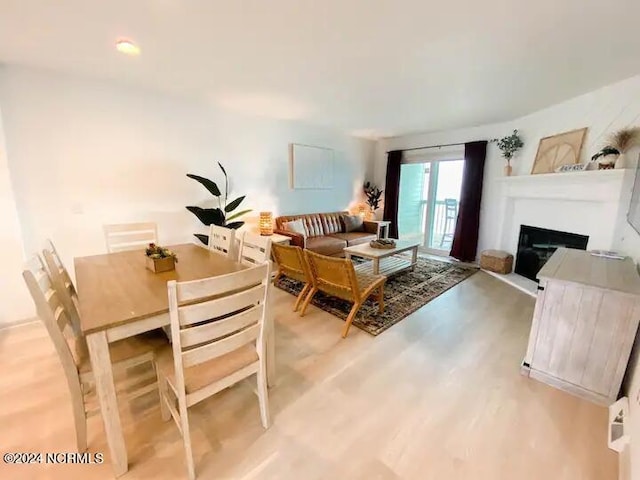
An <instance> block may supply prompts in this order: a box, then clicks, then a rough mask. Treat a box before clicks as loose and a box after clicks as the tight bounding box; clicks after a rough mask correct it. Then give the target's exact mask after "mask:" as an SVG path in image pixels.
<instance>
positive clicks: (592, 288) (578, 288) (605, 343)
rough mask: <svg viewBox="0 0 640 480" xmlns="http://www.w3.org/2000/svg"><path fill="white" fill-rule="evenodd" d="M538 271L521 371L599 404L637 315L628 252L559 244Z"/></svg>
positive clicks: (613, 395) (617, 374)
mask: <svg viewBox="0 0 640 480" xmlns="http://www.w3.org/2000/svg"><path fill="white" fill-rule="evenodd" d="M538 279H539V280H540V286H539V287H538V297H537V300H536V306H535V311H534V313H533V323H532V325H531V334H530V336H529V345H528V348H527V353H526V356H525V358H524V361H523V365H522V371H523V373H524V374H525V375H528V376H530V377H532V378H535V379H537V380H540V381H542V382H544V383H547V384H549V385H552V386H554V387H557V388H560V389H562V390H565V391H567V392H569V393H572V394H574V395H577V396H580V397H582V398H585V399H587V400H590V401H592V402H595V403H598V404H601V405H609V404H611V403H613V402H615V401H616V400H617V398H618V393H619V391H620V385H621V383H622V379H623V377H624V373H625V371H626V369H627V363H628V361H629V355H630V354H631V349H632V348H633V342H634V339H635V336H636V331H637V329H638V323H639V320H640V276H639V275H638V272H637V270H636V266H635V264H634V262H633V260H631V259H630V258H627V259H625V260H613V259H606V258H601V257H594V256H593V255H591V254H590V253H589V252H585V251H583V250H573V249H567V248H559V249H558V250H556V252H555V253H554V254H553V255H552V256H551V258H550V259H549V261H548V262H547V263H546V264H545V265H544V267H542V269H541V270H540V272H539V273H538Z"/></svg>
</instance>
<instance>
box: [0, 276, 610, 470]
mask: <svg viewBox="0 0 640 480" xmlns="http://www.w3.org/2000/svg"><path fill="white" fill-rule="evenodd" d="M275 295H276V302H275V304H276V306H277V315H276V318H277V320H276V327H277V347H276V349H277V353H278V359H277V365H278V379H277V385H276V386H275V387H274V388H273V389H272V390H271V392H270V399H271V411H272V419H273V422H274V423H273V426H272V427H271V428H270V429H269V430H268V431H264V430H263V429H262V427H261V425H260V414H259V411H258V401H257V398H256V397H255V396H254V394H253V393H252V389H253V385H251V384H250V383H248V382H247V383H243V384H240V385H238V386H236V387H234V388H231V389H229V390H227V391H225V392H223V393H221V394H220V395H218V396H217V397H215V398H212V399H209V400H207V401H205V402H203V403H202V404H199V405H198V406H196V407H195V408H194V409H193V415H192V417H191V420H192V423H191V425H192V427H191V431H192V435H193V444H194V454H195V456H196V473H197V475H198V477H199V478H203V479H214V478H215V479H274V480H276V479H277V480H286V479H292V480H315V479H318V480H320V479H327V480H328V479H367V480H371V479H380V480H392V479H421V480H422V479H434V480H435V479H437V480H445V479H446V480H448V479H481V480H484V479H486V480H489V479H491V480H496V479H505V480H507V479H508V480H528V479H532V480H541V479H549V480H565V479H566V480H591V479H593V480H596V479H597V480H614V479H616V478H617V457H616V456H615V455H614V454H613V453H612V452H610V451H609V450H608V449H607V448H606V434H605V431H606V421H607V418H606V417H607V412H606V409H604V408H602V407H597V406H595V405H591V404H589V403H587V402H585V401H582V400H579V399H577V398H574V397H571V396H569V395H567V394H565V393H562V392H560V391H557V390H554V389H552V388H550V387H547V386H545V385H543V384H541V383H538V382H536V381H534V380H531V379H528V378H525V377H522V376H520V374H519V366H520V365H519V364H520V361H521V360H522V357H523V355H524V353H525V349H526V344H527V335H528V331H529V327H530V318H531V314H532V310H533V299H531V298H530V297H528V296H527V295H525V294H524V293H521V292H519V291H517V290H515V289H513V288H512V287H510V286H508V285H506V284H504V283H502V282H500V281H499V280H497V279H495V278H493V277H490V276H489V275H486V274H484V273H482V272H481V273H478V274H476V275H474V276H472V277H471V278H469V279H468V280H466V281H464V282H462V283H461V284H459V285H458V286H456V287H454V288H453V289H451V290H449V291H448V292H446V293H444V294H443V295H441V296H440V297H438V298H437V299H435V300H433V301H432V302H430V303H429V304H427V305H426V306H425V307H424V308H422V309H420V310H419V311H418V312H416V313H414V314H413V315H411V316H410V317H409V318H407V319H406V320H404V321H402V322H400V323H399V324H397V325H395V326H394V327H393V328H391V329H389V330H387V331H386V332H384V333H383V334H381V335H380V336H378V337H371V336H369V335H368V334H366V333H364V332H362V331H360V330H359V329H357V328H353V329H352V330H351V332H350V333H349V337H348V338H347V339H346V340H343V339H342V338H341V337H340V332H341V329H342V327H343V322H342V321H340V320H338V319H336V318H334V317H332V316H331V315H329V314H328V313H326V312H323V311H321V310H318V309H316V308H315V307H311V308H310V309H309V311H308V314H307V316H305V317H304V318H302V319H300V318H298V317H297V316H296V315H292V314H291V312H290V307H291V305H293V302H294V300H295V298H294V297H292V296H290V295H289V294H287V293H284V292H282V291H280V290H277V289H276V291H275ZM0 406H1V409H0V451H2V452H17V451H30V452H37V451H42V452H47V451H53V452H65V451H73V449H74V434H73V430H72V429H73V424H72V417H71V409H70V406H69V401H68V394H67V388H66V385H65V382H64V377H63V374H62V369H61V367H60V366H59V364H58V361H57V357H56V356H55V353H54V351H53V347H52V345H51V344H50V342H49V339H48V337H47V335H46V332H45V330H44V328H43V327H41V326H40V324H39V323H33V324H28V325H24V326H20V327H15V328H11V329H5V330H0ZM121 410H122V411H123V421H124V427H125V437H126V441H127V449H128V451H129V461H130V470H129V472H128V473H127V474H126V475H125V476H123V477H121V478H123V479H127V480H134V479H154V480H155V479H174V478H185V477H186V470H185V467H184V454H183V450H182V442H181V440H180V437H179V433H178V430H177V428H176V427H175V425H174V424H173V422H168V423H163V422H162V421H161V419H160V411H159V407H158V398H157V395H156V394H150V395H147V396H146V398H142V399H139V400H138V401H137V402H136V403H133V404H129V405H127V404H124V405H121ZM89 449H90V451H92V452H104V454H105V457H106V461H105V464H103V465H18V466H7V465H4V464H3V463H0V478H2V479H5V478H6V479H21V478H25V479H26V478H29V479H45V478H46V479H58V478H59V479H65V480H66V479H71V478H79V479H87V480H89V479H98V478H113V474H112V472H111V469H110V465H109V463H108V462H109V458H108V451H107V448H106V444H105V437H104V433H103V431H102V424H101V422H100V418H99V416H94V417H92V418H91V419H90V420H89Z"/></svg>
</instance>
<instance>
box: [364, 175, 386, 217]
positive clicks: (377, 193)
mask: <svg viewBox="0 0 640 480" xmlns="http://www.w3.org/2000/svg"><path fill="white" fill-rule="evenodd" d="M363 190H364V194H365V195H366V197H367V205H369V210H370V212H369V215H367V220H369V219H370V218H371V217H373V215H374V214H375V213H376V210H377V209H378V208H379V207H380V197H382V192H383V190H380V189H379V188H378V187H376V186H375V185H372V184H371V183H369V182H366V183H365V184H364V187H363Z"/></svg>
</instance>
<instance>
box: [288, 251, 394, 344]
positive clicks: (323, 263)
mask: <svg viewBox="0 0 640 480" xmlns="http://www.w3.org/2000/svg"><path fill="white" fill-rule="evenodd" d="M304 254H305V256H306V257H307V262H308V263H309V269H310V271H311V279H312V285H311V291H310V292H309V295H307V298H305V300H304V303H303V304H302V310H301V311H300V316H303V315H304V313H305V311H306V309H307V307H308V306H309V302H311V299H312V298H313V296H314V295H315V294H316V293H317V292H318V291H321V292H324V293H327V294H329V295H333V296H334V297H338V298H342V299H343V300H348V301H350V302H353V307H352V308H351V311H350V312H349V316H348V317H347V320H346V323H345V326H344V329H343V330H342V338H345V337H346V336H347V334H348V333H349V327H351V323H352V322H353V319H354V318H355V316H356V313H358V310H360V307H361V306H362V304H363V303H364V302H365V300H366V299H367V298H369V296H370V295H371V294H372V293H373V292H374V291H376V290H377V292H378V311H379V312H380V313H382V312H383V311H384V282H385V281H386V280H387V277H385V276H384V275H369V274H367V273H363V272H356V270H355V269H354V268H353V263H352V262H351V260H347V259H345V258H336V257H327V256H325V255H320V254H318V253H314V252H311V251H309V250H305V251H304Z"/></svg>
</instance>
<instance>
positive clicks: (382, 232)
mask: <svg viewBox="0 0 640 480" xmlns="http://www.w3.org/2000/svg"><path fill="white" fill-rule="evenodd" d="M367 221H368V222H370V223H375V224H377V225H378V231H377V232H376V233H377V235H378V240H380V239H383V238H389V226H390V225H391V222H390V221H389V220H367Z"/></svg>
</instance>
